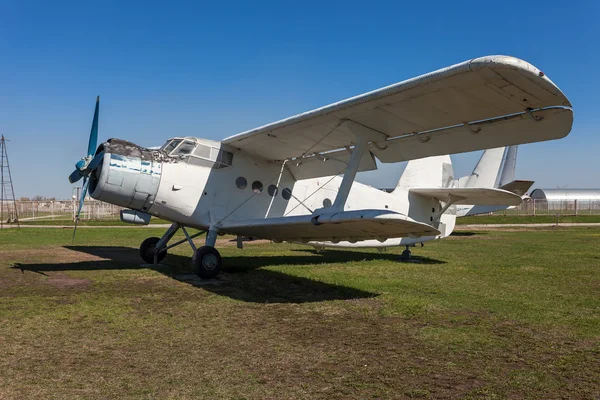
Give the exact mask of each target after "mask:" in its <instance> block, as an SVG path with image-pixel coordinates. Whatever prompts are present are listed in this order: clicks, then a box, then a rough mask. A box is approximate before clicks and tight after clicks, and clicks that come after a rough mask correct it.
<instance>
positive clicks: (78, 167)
mask: <svg viewBox="0 0 600 400" xmlns="http://www.w3.org/2000/svg"><path fill="white" fill-rule="evenodd" d="M99 108H100V96H98V97H97V98H96V108H95V109H94V120H93V121H92V130H91V131H90V139H89V141H88V148H87V155H86V156H85V157H84V158H82V159H81V160H79V161H78V162H77V163H76V164H75V170H74V171H73V172H71V174H70V175H69V182H71V183H75V182H78V181H79V180H81V178H83V184H82V185H81V195H80V197H79V207H78V208H77V214H76V215H75V228H74V229H73V239H72V240H73V241H75V233H76V232H77V223H78V222H79V214H80V213H81V209H82V208H83V201H84V200H85V196H86V194H87V191H88V186H89V183H90V174H91V173H92V172H93V171H94V169H96V168H97V167H98V165H100V162H101V161H102V159H103V157H104V152H100V153H98V154H96V155H95V156H94V153H95V152H96V148H97V147H98V111H99Z"/></svg>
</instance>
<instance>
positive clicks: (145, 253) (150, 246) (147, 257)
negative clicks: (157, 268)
mask: <svg viewBox="0 0 600 400" xmlns="http://www.w3.org/2000/svg"><path fill="white" fill-rule="evenodd" d="M159 240H160V238H157V237H149V238H148V239H146V240H144V241H143V242H142V244H141V245H140V256H141V257H142V260H144V261H146V263H147V264H154V249H155V248H156V243H158V241H159ZM166 256H167V250H162V251H160V252H159V253H158V256H157V257H156V262H161V261H162V260H164V259H165V257H166Z"/></svg>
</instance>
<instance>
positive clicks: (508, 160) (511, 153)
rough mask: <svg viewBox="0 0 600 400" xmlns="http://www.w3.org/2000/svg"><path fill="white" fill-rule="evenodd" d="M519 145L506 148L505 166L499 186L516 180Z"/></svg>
mask: <svg viewBox="0 0 600 400" xmlns="http://www.w3.org/2000/svg"><path fill="white" fill-rule="evenodd" d="M518 147H519V146H509V147H507V149H506V152H505V157H504V160H503V161H504V163H503V164H504V166H503V167H502V175H501V176H500V181H499V182H498V185H497V187H500V186H504V185H506V184H508V183H510V182H512V181H514V180H515V169H516V168H517V148H518Z"/></svg>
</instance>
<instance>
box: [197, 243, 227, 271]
mask: <svg viewBox="0 0 600 400" xmlns="http://www.w3.org/2000/svg"><path fill="white" fill-rule="evenodd" d="M192 263H193V264H194V269H195V272H196V275H198V276H199V277H200V278H202V279H211V278H214V277H215V276H217V274H218V273H219V271H221V264H222V260H221V255H220V254H219V252H218V251H217V249H215V248H214V247H212V246H202V247H200V248H199V249H198V250H196V253H195V254H194V258H192Z"/></svg>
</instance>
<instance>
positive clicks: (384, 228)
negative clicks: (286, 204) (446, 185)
mask: <svg viewBox="0 0 600 400" xmlns="http://www.w3.org/2000/svg"><path fill="white" fill-rule="evenodd" d="M219 230H220V231H223V232H227V233H233V234H236V235H244V236H255V237H259V238H263V239H273V240H276V241H293V242H309V241H314V240H317V241H354V240H365V239H381V240H385V239H388V238H395V237H406V236H410V237H420V236H437V235H439V234H440V232H439V231H438V230H437V229H435V228H434V227H433V226H430V225H427V224H423V223H421V222H416V221H414V220H412V219H410V218H408V217H406V216H404V215H401V214H398V213H396V212H393V211H389V210H356V211H342V212H334V213H329V214H323V215H320V216H318V217H317V218H315V216H313V215H299V216H294V217H278V218H265V219H253V220H242V221H223V222H221V223H220V224H219Z"/></svg>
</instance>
